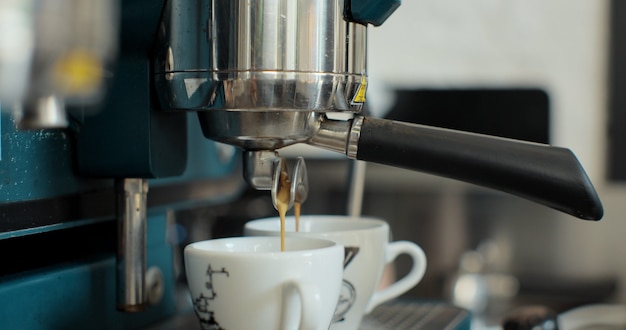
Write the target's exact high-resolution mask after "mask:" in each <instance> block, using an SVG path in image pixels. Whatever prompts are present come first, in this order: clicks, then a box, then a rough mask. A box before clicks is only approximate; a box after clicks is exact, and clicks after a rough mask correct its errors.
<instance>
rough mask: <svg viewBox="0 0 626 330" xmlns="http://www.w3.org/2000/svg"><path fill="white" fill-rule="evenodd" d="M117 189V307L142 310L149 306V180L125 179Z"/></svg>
mask: <svg viewBox="0 0 626 330" xmlns="http://www.w3.org/2000/svg"><path fill="white" fill-rule="evenodd" d="M116 190H117V205H116V206H117V221H118V250H117V309H118V310H120V311H124V312H139V311H142V310H144V309H145V308H146V306H147V293H146V283H145V279H146V227H147V219H146V209H147V204H146V202H147V194H148V180H147V179H133V178H124V179H119V180H117V181H116Z"/></svg>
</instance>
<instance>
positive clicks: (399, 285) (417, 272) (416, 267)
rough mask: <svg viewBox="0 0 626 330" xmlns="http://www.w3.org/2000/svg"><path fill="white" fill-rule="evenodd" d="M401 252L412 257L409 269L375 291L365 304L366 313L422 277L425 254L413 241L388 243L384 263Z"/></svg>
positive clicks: (410, 286) (407, 288) (393, 258)
mask: <svg viewBox="0 0 626 330" xmlns="http://www.w3.org/2000/svg"><path fill="white" fill-rule="evenodd" d="M403 253H406V254H408V255H409V256H410V257H411V258H412V259H413V266H412V267H411V270H410V271H409V273H408V274H406V275H405V276H404V277H402V278H401V279H399V280H398V281H396V282H394V283H393V284H391V285H390V286H388V287H386V288H384V289H382V290H380V291H376V292H375V293H374V295H373V296H372V298H371V299H370V301H369V303H368V305H367V309H366V311H365V312H366V313H369V312H371V311H372V310H373V309H374V308H375V307H376V306H378V305H380V304H381V303H383V302H385V301H388V300H391V299H393V298H395V297H397V296H399V295H401V294H403V293H405V292H406V291H408V290H409V289H411V288H412V287H414V286H415V285H416V284H417V283H419V281H420V280H421V279H422V277H424V273H425V272H426V254H424V251H423V250H422V248H420V247H419V246H418V245H417V244H415V243H413V242H409V241H397V242H392V243H389V244H388V245H387V250H386V254H385V264H388V263H390V262H392V261H393V260H395V259H396V258H397V257H398V256H399V255H400V254H403Z"/></svg>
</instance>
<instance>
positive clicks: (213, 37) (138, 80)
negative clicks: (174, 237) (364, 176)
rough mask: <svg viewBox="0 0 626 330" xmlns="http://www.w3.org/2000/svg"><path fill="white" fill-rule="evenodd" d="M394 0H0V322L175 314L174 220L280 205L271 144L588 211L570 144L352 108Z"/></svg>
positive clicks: (24, 325) (296, 196)
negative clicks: (261, 199) (192, 213)
mask: <svg viewBox="0 0 626 330" xmlns="http://www.w3.org/2000/svg"><path fill="white" fill-rule="evenodd" d="M399 6H400V1H399V0H349V1H344V0H298V1H294V0H271V1H256V0H235V1H231V0H158V1H148V0H121V1H113V0H110V1H99V0H54V1H36V0H0V17H2V19H0V102H1V104H2V117H1V126H0V128H1V136H2V141H1V145H0V148H1V149H0V151H1V158H0V176H1V178H0V179H1V180H0V196H2V202H1V204H0V246H2V247H3V248H2V250H3V251H5V253H6V254H8V255H9V257H8V258H7V259H6V261H5V262H4V263H3V265H2V266H1V267H0V319H2V320H3V325H7V326H9V327H10V328H21V329H28V328H40V327H52V328H59V327H60V328H84V327H89V328H93V327H95V328H138V327H143V326H146V325H148V324H151V323H154V322H156V321H158V320H162V319H164V318H167V317H169V316H172V315H173V314H174V313H175V312H176V311H175V307H174V305H175V301H174V300H175V298H174V293H173V290H174V289H173V282H174V281H173V277H174V270H173V267H174V266H173V260H172V259H173V254H172V251H171V246H170V242H169V241H168V240H167V239H166V236H167V235H168V233H169V232H170V231H171V230H172V216H171V214H172V212H175V211H176V210H180V209H185V208H189V207H193V206H196V205H207V204H219V203H225V202H228V201H230V200H233V199H235V198H237V196H238V194H239V193H240V192H241V191H242V189H243V188H244V187H245V186H246V185H249V186H251V187H252V188H254V189H258V190H268V191H270V194H271V196H272V197H273V200H275V198H276V197H275V196H276V189H277V186H278V181H279V176H280V170H281V169H282V168H284V167H285V163H286V160H285V159H284V158H283V157H281V156H280V149H281V148H283V147H286V146H290V145H293V144H298V143H304V144H309V145H312V146H315V147H320V148H324V149H328V150H331V151H336V152H339V153H342V154H345V155H346V156H347V157H348V158H352V159H358V160H364V161H371V162H377V163H381V164H385V165H391V166H396V167H403V168H408V169H412V170H416V171H422V172H427V173H431V174H435V175H439V176H445V177H449V178H452V179H457V180H461V181H465V182H469V183H472V184H476V185H480V186H484V187H487V188H492V189H496V190H499V191H503V192H506V193H510V194H513V195H516V196H520V197H522V198H525V199H529V200H532V201H535V202H537V203H540V204H543V205H546V206H548V207H551V208H554V209H557V210H560V211H563V212H565V213H568V214H571V215H572V216H574V217H578V218H581V219H586V220H598V219H600V218H601V217H602V213H603V210H602V205H601V202H600V200H599V198H598V196H597V193H596V192H595V189H594V187H593V185H592V183H591V182H590V180H589V179H588V177H587V175H586V174H585V171H584V169H583V168H582V166H581V165H580V163H579V162H578V160H577V159H576V157H575V155H574V154H573V153H572V152H571V151H570V150H568V149H566V148H560V147H553V146H549V145H542V144H534V143H528V142H522V141H516V140H508V139H502V138H495V137H491V136H486V135H478V134H470V133H465V132H460V131H453V130H446V129H441V128H436V127H428V126H424V125H417V124H408V123H402V122H396V121H390V120H384V119H378V118H370V117H366V116H363V115H362V114H361V112H362V109H363V107H364V105H365V102H366V92H367V82H368V80H367V79H368V78H367V29H368V26H369V25H373V26H378V25H381V24H382V23H383V22H384V21H385V20H386V19H387V18H389V17H390V16H391V14H392V13H393V12H394V11H395V10H396V9H397V8H398V7H399ZM416 111H419V109H416ZM244 181H245V182H244ZM289 181H290V182H291V192H290V196H291V197H290V203H293V202H294V201H297V202H304V200H305V199H306V192H307V190H308V189H309V185H310V184H309V183H308V180H307V179H306V167H305V166H304V161H303V160H301V161H299V162H298V163H297V164H295V165H294V166H293V170H292V171H291V174H290V180H289ZM310 186H311V187H312V188H313V189H315V187H314V184H311V185H310Z"/></svg>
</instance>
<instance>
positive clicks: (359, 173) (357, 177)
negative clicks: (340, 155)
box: [348, 160, 367, 217]
mask: <svg viewBox="0 0 626 330" xmlns="http://www.w3.org/2000/svg"><path fill="white" fill-rule="evenodd" d="M366 167H367V164H366V163H365V162H363V161H360V160H353V161H352V167H351V172H350V179H349V180H350V184H349V187H348V215H350V216H353V217H358V216H360V215H361V211H362V207H363V193H364V191H365V170H366Z"/></svg>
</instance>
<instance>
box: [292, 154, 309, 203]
mask: <svg viewBox="0 0 626 330" xmlns="http://www.w3.org/2000/svg"><path fill="white" fill-rule="evenodd" d="M290 192H291V195H292V196H293V200H294V202H295V203H300V204H302V203H304V202H305V201H306V198H307V197H308V195H309V174H308V173H307V171H306V164H305V163H304V158H302V157H298V159H297V161H296V165H295V166H294V168H293V177H292V179H291V191H290Z"/></svg>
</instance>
